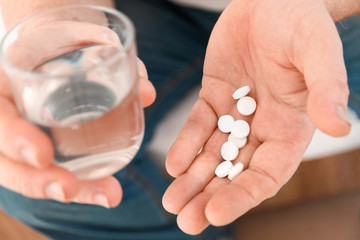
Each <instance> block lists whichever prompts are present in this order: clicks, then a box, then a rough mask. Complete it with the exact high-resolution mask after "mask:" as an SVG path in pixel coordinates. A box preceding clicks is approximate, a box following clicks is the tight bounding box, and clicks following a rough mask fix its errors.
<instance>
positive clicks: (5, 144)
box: [0, 97, 54, 169]
mask: <svg viewBox="0 0 360 240" xmlns="http://www.w3.org/2000/svg"><path fill="white" fill-rule="evenodd" d="M0 109H1V118H0V132H1V134H0V152H2V153H3V154H5V155H6V156H8V157H9V158H11V159H13V160H16V161H19V162H25V163H27V164H29V165H31V166H33V167H36V168H40V169H41V168H45V167H47V166H49V165H50V163H51V161H52V159H53V156H54V153H53V151H54V150H53V146H52V143H51V141H50V139H49V138H48V137H47V136H46V134H45V133H44V132H43V131H41V130H40V129H39V128H37V127H35V126H34V125H32V124H30V123H29V122H27V121H25V120H24V119H22V118H21V117H20V116H19V114H18V112H17V110H16V108H15V106H14V105H13V104H12V103H11V102H10V101H9V100H8V99H5V98H2V97H0Z"/></svg>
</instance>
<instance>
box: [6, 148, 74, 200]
mask: <svg viewBox="0 0 360 240" xmlns="http://www.w3.org/2000/svg"><path fill="white" fill-rule="evenodd" d="M0 185H1V186H3V187H5V188H7V189H10V190H12V191H14V192H17V193H20V194H22V195H24V196H26V197H29V198H41V199H53V200H57V201H61V202H68V201H70V200H71V199H72V198H73V197H74V196H75V195H76V193H77V191H78V181H77V179H76V177H75V175H74V174H72V173H70V172H68V171H66V170H65V169H63V168H61V167H58V166H55V165H50V166H48V167H47V168H46V170H41V169H35V168H33V167H31V166H28V165H25V164H22V163H19V162H16V161H13V160H10V159H8V158H7V157H5V156H4V155H2V154H0Z"/></svg>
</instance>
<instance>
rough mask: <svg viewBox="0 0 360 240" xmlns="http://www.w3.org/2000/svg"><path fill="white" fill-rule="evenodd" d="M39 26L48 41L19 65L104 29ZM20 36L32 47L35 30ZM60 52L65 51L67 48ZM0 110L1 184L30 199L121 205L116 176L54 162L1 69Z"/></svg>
mask: <svg viewBox="0 0 360 240" xmlns="http://www.w3.org/2000/svg"><path fill="white" fill-rule="evenodd" d="M80 25H81V26H80ZM41 27H42V28H43V33H44V34H45V35H46V36H47V40H48V42H47V43H50V44H46V43H44V44H43V48H42V50H43V52H41V51H39V52H38V54H37V55H36V56H33V55H31V54H29V57H28V58H23V60H25V61H24V62H21V63H19V64H20V65H22V66H24V67H26V66H28V65H29V63H31V65H34V64H35V65H37V62H38V61H40V60H43V58H44V54H45V53H46V52H47V50H49V48H50V49H51V48H54V49H59V48H58V47H59V45H56V44H65V45H66V46H67V47H69V46H71V47H74V45H77V46H78V47H80V46H79V45H81V44H82V43H83V42H85V41H88V40H89V39H92V38H93V37H94V36H95V37H96V40H99V37H100V36H104V35H103V34H104V28H102V27H100V28H94V26H93V25H91V26H90V25H86V24H85V25H84V24H80V23H79V24H76V23H71V25H69V23H66V22H62V23H58V24H57V25H49V26H44V25H41ZM90 28H91V29H90ZM59 29H62V31H61V32H62V34H63V35H62V41H58V39H57V38H58V37H59V31H57V30H59ZM63 29H67V30H68V33H69V34H66V33H64V31H63ZM74 33H76V34H74ZM22 34H26V33H24V32H23V33H22ZM105 35H106V34H105ZM37 36H39V35H37ZM21 39H25V42H26V43H27V46H28V47H30V48H31V46H32V41H36V37H35V36H34V35H33V34H30V35H29V38H28V39H27V38H26V36H25V37H24V38H21ZM106 39H108V38H106ZM66 43H68V44H66ZM75 43H76V44H75ZM87 43H89V42H87ZM18 46H24V44H19V45H18ZM26 49H27V48H24V49H19V48H17V49H16V51H26ZM61 51H65V52H66V49H61ZM47 57H48V56H47ZM29 61H30V62H29ZM138 63H139V64H138V65H139V72H140V73H139V74H140V78H141V95H142V100H143V106H144V107H146V106H148V105H150V104H151V103H152V102H153V101H154V99H155V89H154V87H153V86H152V84H151V83H150V82H149V80H148V77H147V73H146V69H145V66H144V65H143V64H142V63H141V61H140V60H139V61H138ZM0 109H1V116H0V132H1V135H0V185H2V186H4V187H6V188H8V189H10V190H12V191H15V192H18V193H20V194H22V195H25V196H27V197H30V198H40V199H53V200H57V201H61V202H71V201H73V202H78V203H87V204H97V205H102V206H104V207H114V206H117V205H118V204H119V202H120V201H121V198H122V190H121V186H120V184H119V182H118V181H117V180H116V179H115V178H114V177H106V178H103V179H99V180H92V181H79V180H78V179H77V178H76V177H75V175H74V174H73V173H71V172H69V171H67V170H65V169H63V168H61V167H59V166H57V165H55V164H53V163H52V160H53V157H54V152H53V151H54V150H53V146H52V143H51V141H50V139H49V138H48V137H47V135H46V134H45V133H43V132H42V131H41V130H40V129H39V128H38V127H36V126H34V125H33V124H31V123H29V122H27V121H26V120H25V119H22V118H21V117H20V115H19V113H18V111H17V109H16V107H15V104H14V99H13V97H12V95H11V92H10V89H9V85H8V81H7V79H6V77H5V75H4V74H3V73H2V72H1V73H0Z"/></svg>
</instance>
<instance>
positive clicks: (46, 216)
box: [0, 0, 360, 240]
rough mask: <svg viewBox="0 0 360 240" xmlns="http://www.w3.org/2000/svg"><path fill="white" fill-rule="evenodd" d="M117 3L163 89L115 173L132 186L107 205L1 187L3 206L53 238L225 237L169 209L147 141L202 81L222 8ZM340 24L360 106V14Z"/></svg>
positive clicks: (160, 0) (139, 0) (161, 0)
mask: <svg viewBox="0 0 360 240" xmlns="http://www.w3.org/2000/svg"><path fill="white" fill-rule="evenodd" d="M116 4H117V8H118V9H119V10H121V11H122V12H124V13H125V14H126V15H128V16H129V17H130V18H131V19H132V21H133V22H134V24H135V27H136V30H137V44H138V55H139V57H140V59H142V60H143V61H144V63H145V65H146V67H147V70H148V73H149V78H150V80H151V81H152V82H153V84H154V86H155V88H156V90H157V100H156V102H155V103H154V104H153V105H152V106H151V107H149V108H147V109H146V110H145V117H146V132H145V137H144V144H143V146H142V148H141V149H140V151H139V153H138V154H137V156H136V157H135V159H134V160H133V161H132V162H131V164H129V165H128V166H127V167H126V168H125V169H123V170H121V171H120V172H118V173H117V174H115V177H116V178H117V179H118V180H119V181H120V183H121V185H122V187H123V191H124V197H123V200H122V202H121V204H120V205H119V206H118V207H116V208H113V209H105V208H102V207H98V206H93V205H85V204H75V203H72V204H63V203H59V202H55V201H51V200H34V199H29V198H26V197H23V196H22V195H19V194H17V193H14V192H11V191H9V190H7V189H5V188H1V187H0V207H1V208H2V209H3V210H4V211H6V212H7V213H8V214H10V215H12V216H14V217H15V218H17V219H19V220H21V221H22V222H24V223H26V224H27V225H29V226H31V227H33V228H35V229H36V230H38V231H40V232H41V233H43V234H45V235H47V236H49V237H50V238H51V239H59V240H83V239H84V240H85V239H86V240H115V239H117V240H120V239H121V240H191V239H206V240H211V239H217V234H218V231H217V230H218V229H215V228H212V227H209V228H208V229H207V231H205V233H204V234H203V235H202V236H197V237H194V236H189V235H186V234H184V233H182V232H181V231H180V230H179V229H178V227H177V226H176V219H175V216H173V215H171V214H168V213H166V211H165V210H164V209H163V208H162V205H161V198H162V195H163V193H164V191H165V190H166V188H167V186H168V185H169V183H170V180H169V179H168V178H167V177H166V176H164V175H163V173H162V170H161V169H159V168H158V167H157V166H156V165H155V164H154V163H153V160H152V159H151V158H150V156H148V155H147V154H146V153H145V151H144V149H145V146H146V144H147V143H148V142H149V141H150V140H151V136H152V133H153V130H154V129H155V128H156V126H157V124H158V122H159V121H160V120H161V119H162V118H163V117H164V116H165V115H166V114H167V112H168V111H169V110H170V109H171V108H172V107H173V106H174V105H175V104H176V103H177V102H178V101H179V99H181V98H182V97H183V96H184V95H185V94H186V93H187V91H188V90H190V89H191V88H193V87H194V86H196V85H197V84H200V81H201V77H202V65H203V60H204V55H205V49H206V45H207V41H208V38H209V35H210V32H211V30H212V28H213V26H214V24H215V22H216V20H217V18H218V17H219V14H218V13H213V12H206V11H201V10H196V9H191V8H185V7H179V6H177V5H174V4H172V3H170V2H167V1H165V0H117V1H116ZM345 25H346V26H348V27H346V28H344V26H345ZM350 25H351V26H350ZM352 26H354V27H352ZM340 28H341V30H339V31H340V33H341V36H342V37H343V39H344V44H345V45H344V56H345V58H346V63H347V67H348V71H349V73H348V75H349V84H350V86H351V88H352V92H351V93H352V96H353V98H354V99H355V100H351V99H350V100H351V101H350V106H351V107H356V106H357V107H358V108H357V109H358V110H359V109H360V106H359V105H357V101H358V100H359V99H360V97H359V96H360V82H359V80H358V79H357V78H358V76H360V74H359V73H360V47H359V46H357V45H356V44H357V42H358V41H356V40H357V39H356V37H357V36H360V19H359V18H354V19H351V21H350V20H349V22H346V24H340V25H339V29H340ZM354 30H356V31H354ZM358 113H360V111H358Z"/></svg>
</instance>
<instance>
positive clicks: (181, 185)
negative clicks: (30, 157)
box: [163, 0, 359, 234]
mask: <svg viewBox="0 0 360 240" xmlns="http://www.w3.org/2000/svg"><path fill="white" fill-rule="evenodd" d="M345 3H346V1H338V2H336V1H328V2H325V3H324V2H323V1H313V0H292V1H288V0H255V1H253V0H251V1H240V0H234V1H232V3H231V4H230V5H229V6H228V7H227V8H226V10H225V11H224V12H223V13H222V15H221V17H220V19H219V20H218V22H217V24H216V26H215V27H214V30H213V32H212V35H211V37H210V41H209V44H208V48H207V53H206V57H205V64H204V76H203V79H202V89H201V91H200V94H199V99H198V101H197V102H196V104H195V105H194V107H193V109H192V111H191V113H190V115H189V118H188V120H187V122H186V123H185V125H184V126H183V128H182V130H181V131H180V133H179V135H178V137H177V139H176V141H175V143H174V144H173V146H172V147H171V149H170V151H169V154H168V157H167V160H166V168H167V170H168V172H169V174H170V175H172V176H173V177H175V178H176V179H175V180H174V182H173V183H172V184H171V185H170V186H169V188H168V189H167V191H166V193H165V195H164V197H163V205H164V207H165V209H166V210H167V211H169V212H171V213H174V214H178V217H177V222H178V225H179V227H180V228H181V229H182V230H183V231H184V232H186V233H188V234H198V233H200V232H201V231H203V230H204V229H205V228H206V227H207V226H208V225H209V224H212V225H216V226H221V225H226V224H229V223H231V222H233V221H234V220H235V219H237V218H238V217H240V216H241V215H243V214H244V213H246V212H247V211H248V210H250V209H251V208H253V207H255V206H257V205H258V204H259V203H261V202H262V201H263V200H265V199H267V198H269V197H272V196H274V195H275V194H276V193H277V192H278V190H279V189H280V188H281V187H282V186H283V185H284V184H285V183H286V182H287V181H288V180H289V179H290V177H291V176H292V175H293V173H294V172H295V170H296V169H297V167H298V166H299V164H300V162H301V159H302V156H303V154H304V152H305V150H306V148H307V146H308V144H309V143H310V140H311V138H312V135H313V133H314V130H315V128H319V129H320V130H322V131H323V132H325V133H327V134H330V135H332V136H343V135H346V134H348V133H349V131H350V129H351V126H350V124H349V122H348V121H347V119H346V116H345V111H346V106H347V99H348V94H349V90H348V86H347V76H346V70H345V65H344V60H343V55H342V45H341V41H340V38H339V35H338V33H337V30H336V27H335V24H334V19H336V20H339V19H341V18H343V17H345V16H347V15H351V14H354V13H356V12H357V11H358V9H359V8H357V11H354V8H355V7H357V6H358V4H357V3H355V2H351V1H348V2H347V3H348V5H349V6H348V8H347V9H348V10H349V11H346V9H345V8H341V10H342V11H343V12H342V13H339V12H337V11H336V8H335V7H339V5H341V4H343V5H342V6H345ZM274 6H276V7H274ZM332 7H334V8H332ZM340 7H341V6H340ZM351 7H353V8H351ZM355 9H356V8H355ZM341 14H343V15H341ZM346 14H347V15H346ZM244 85H249V86H250V87H251V92H250V93H249V95H250V96H251V97H253V98H254V99H255V100H256V101H257V110H256V112H255V113H254V114H253V115H251V116H248V117H244V116H241V115H240V114H239V113H238V112H237V110H236V101H234V99H232V97H231V95H232V94H233V92H234V91H235V90H236V89H238V88H239V87H241V86H244ZM224 114H231V115H232V116H234V117H235V119H245V120H246V121H248V123H249V124H250V128H251V132H250V135H249V137H248V144H247V145H246V146H245V147H244V148H242V149H241V150H240V153H239V156H238V158H237V159H236V160H235V161H234V162H235V163H236V162H242V163H243V164H244V165H245V170H244V171H243V172H242V173H241V174H240V175H238V176H237V177H236V178H235V179H233V180H232V181H230V180H228V179H227V178H218V177H216V176H215V174H214V170H215V168H216V167H217V165H218V164H219V163H220V162H222V161H223V160H222V158H221V156H220V148H221V146H222V144H223V143H224V142H225V141H226V139H227V134H224V133H221V132H220V130H218V129H217V120H218V118H219V117H220V116H222V115H224ZM202 146H203V150H202V152H201V153H200V154H198V152H199V149H200V148H201V147H202Z"/></svg>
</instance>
